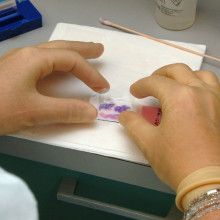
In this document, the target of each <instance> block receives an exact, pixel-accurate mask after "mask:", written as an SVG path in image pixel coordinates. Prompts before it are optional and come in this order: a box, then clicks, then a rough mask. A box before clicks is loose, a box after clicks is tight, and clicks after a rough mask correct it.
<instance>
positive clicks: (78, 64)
mask: <svg viewBox="0 0 220 220" xmlns="http://www.w3.org/2000/svg"><path fill="white" fill-rule="evenodd" d="M17 56H18V57H21V56H23V57H22V58H23V60H26V59H27V58H28V57H33V58H32V59H30V62H28V63H27V65H25V66H22V67H21V68H22V69H23V70H22V71H23V72H24V71H25V72H26V74H27V76H28V79H30V80H33V82H34V84H36V83H37V81H38V80H39V79H41V78H44V77H45V76H47V75H49V74H51V73H52V72H53V71H61V72H70V73H72V74H73V75H74V76H76V77H77V78H79V79H80V80H82V81H83V82H84V83H85V84H86V85H87V86H89V87H90V88H91V89H93V90H94V91H96V92H100V93H102V92H106V91H108V90H109V87H110V86H109V83H108V82H107V80H106V79H105V78H104V77H103V76H102V75H101V74H100V73H99V72H98V71H97V70H96V69H95V67H93V66H92V65H91V64H90V63H88V62H87V61H86V60H85V59H84V58H83V57H82V56H81V55H79V54H78V53H76V52H74V51H72V50H66V49H45V48H33V47H29V48H25V49H23V51H18V52H17ZM20 71H21V70H20Z"/></svg>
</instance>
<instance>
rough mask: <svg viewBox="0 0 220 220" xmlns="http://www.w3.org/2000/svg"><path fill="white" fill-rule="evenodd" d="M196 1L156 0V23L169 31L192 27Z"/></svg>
mask: <svg viewBox="0 0 220 220" xmlns="http://www.w3.org/2000/svg"><path fill="white" fill-rule="evenodd" d="M196 5H197V0H156V12H155V17H156V21H157V23H158V24H159V25H160V26H162V27H164V28H166V29H170V30H183V29H186V28H189V27H191V26H192V25H193V23H194V21H195V16H196Z"/></svg>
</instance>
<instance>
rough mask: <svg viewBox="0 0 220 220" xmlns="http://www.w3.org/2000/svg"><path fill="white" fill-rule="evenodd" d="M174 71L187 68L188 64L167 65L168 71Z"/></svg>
mask: <svg viewBox="0 0 220 220" xmlns="http://www.w3.org/2000/svg"><path fill="white" fill-rule="evenodd" d="M169 70H170V71H173V70H174V71H175V70H178V71H179V70H189V66H188V65H187V64H185V63H176V64H172V65H170V66H169V67H168V71H169Z"/></svg>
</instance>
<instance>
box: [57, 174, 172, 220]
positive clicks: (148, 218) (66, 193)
mask: <svg viewBox="0 0 220 220" xmlns="http://www.w3.org/2000/svg"><path fill="white" fill-rule="evenodd" d="M76 186H77V180H75V179H71V178H63V180H62V182H61V185H60V188H59V190H58V193H57V199H58V200H61V201H64V202H68V203H73V204H76V205H81V206H85V207H88V208H92V209H97V210H100V211H104V212H109V213H112V214H116V215H120V216H124V217H128V218H132V219H137V220H155V219H157V220H158V219H161V220H162V219H163V220H165V219H169V220H171V219H176V218H173V217H172V216H171V215H172V213H171V215H170V213H169V215H168V216H167V217H165V218H163V217H159V216H156V215H151V214H146V213H144V212H139V211H136V210H132V209H128V208H124V207H120V206H117V205H112V204H108V203H105V202H99V201H96V200H93V199H88V198H85V197H81V196H77V195H75V191H76Z"/></svg>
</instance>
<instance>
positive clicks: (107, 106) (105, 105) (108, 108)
mask: <svg viewBox="0 0 220 220" xmlns="http://www.w3.org/2000/svg"><path fill="white" fill-rule="evenodd" d="M114 106H115V104H114V103H104V104H101V105H100V106H99V111H100V110H102V109H105V110H111V109H112V108H113V107H114Z"/></svg>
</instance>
